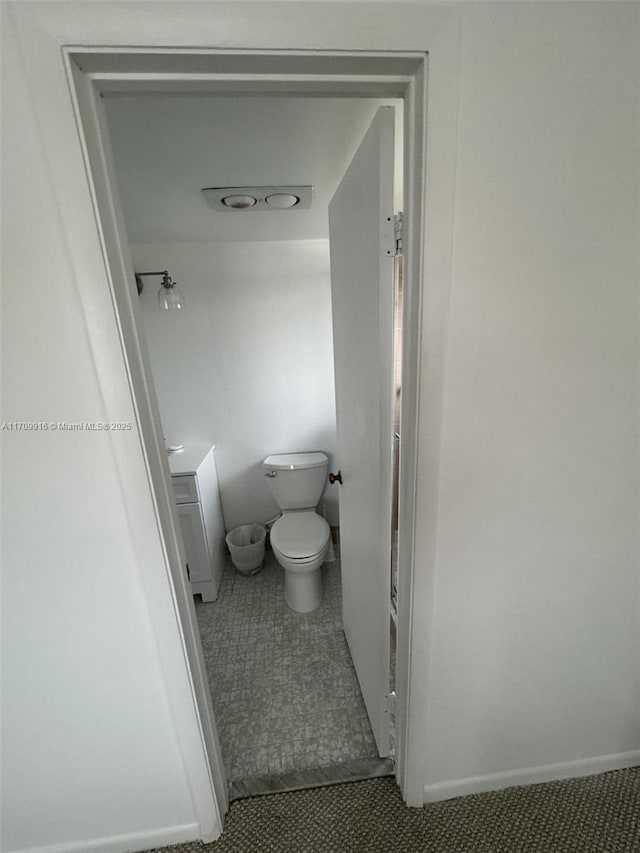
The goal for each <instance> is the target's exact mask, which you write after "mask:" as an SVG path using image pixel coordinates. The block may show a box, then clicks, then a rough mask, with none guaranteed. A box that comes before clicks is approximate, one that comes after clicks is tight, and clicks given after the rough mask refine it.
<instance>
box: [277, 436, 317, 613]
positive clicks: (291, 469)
mask: <svg viewBox="0 0 640 853" xmlns="http://www.w3.org/2000/svg"><path fill="white" fill-rule="evenodd" d="M262 467H263V468H264V474H265V477H266V478H267V482H268V484H269V488H270V489H271V493H272V495H273V497H274V498H275V499H276V502H277V504H278V506H279V507H280V509H281V510H282V515H281V516H280V518H279V519H278V520H277V521H276V523H275V524H274V525H273V527H272V528H271V547H272V549H273V553H274V556H275V558H276V560H277V561H278V563H279V564H280V565H281V566H282V568H283V569H284V599H285V601H286V602H287V604H288V605H289V607H290V608H291V609H292V610H296V611H297V612H298V613H309V612H310V611H311V610H315V609H316V607H317V606H318V605H319V604H320V601H321V600H322V578H321V574H320V567H321V566H322V564H323V563H324V561H325V559H326V556H327V552H328V550H329V536H330V530H329V525H328V524H327V522H326V521H325V520H324V518H322V516H320V515H318V513H317V512H316V507H317V505H318V501H319V500H320V497H321V496H322V493H323V491H324V487H325V484H326V482H327V468H328V467H329V460H328V458H327V457H326V456H325V454H324V453H320V452H312V453H277V454H275V455H273V456H267V458H266V459H265V460H264V462H263V463H262Z"/></svg>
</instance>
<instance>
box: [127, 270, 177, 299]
mask: <svg viewBox="0 0 640 853" xmlns="http://www.w3.org/2000/svg"><path fill="white" fill-rule="evenodd" d="M145 275H161V276H162V286H163V287H167V288H169V287H175V282H174V281H173V279H172V278H171V276H170V275H169V270H160V271H159V272H137V273H135V277H136V287H137V288H138V296H140V294H141V293H142V291H143V290H144V282H143V281H142V277H143V276H145Z"/></svg>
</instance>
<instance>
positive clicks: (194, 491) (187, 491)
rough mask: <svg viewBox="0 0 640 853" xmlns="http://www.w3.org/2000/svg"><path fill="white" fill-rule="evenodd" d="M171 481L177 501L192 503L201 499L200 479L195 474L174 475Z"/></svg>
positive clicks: (179, 502)
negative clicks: (199, 491)
mask: <svg viewBox="0 0 640 853" xmlns="http://www.w3.org/2000/svg"><path fill="white" fill-rule="evenodd" d="M171 483H172V485H173V494H174V496H175V499H176V503H178V504H192V503H196V502H197V501H199V500H200V497H199V495H198V481H197V479H196V477H195V475H191V474H186V475H184V476H178V477H176V476H173V477H172V478H171Z"/></svg>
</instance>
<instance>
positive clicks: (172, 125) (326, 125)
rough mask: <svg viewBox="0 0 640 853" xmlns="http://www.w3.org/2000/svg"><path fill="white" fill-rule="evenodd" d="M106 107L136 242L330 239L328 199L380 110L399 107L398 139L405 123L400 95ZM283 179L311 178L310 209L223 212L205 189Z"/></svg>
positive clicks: (146, 101)
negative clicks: (392, 98)
mask: <svg viewBox="0 0 640 853" xmlns="http://www.w3.org/2000/svg"><path fill="white" fill-rule="evenodd" d="M104 103H105V108H106V113H107V122H108V126H109V131H110V135H111V142H112V148H113V154H114V160H115V165H116V174H117V179H118V185H119V190H120V198H121V202H122V207H123V209H124V216H125V222H126V226H127V232H128V236H129V241H130V242H131V243H132V244H140V243H166V242H169V243H185V242H217V241H245V240H246V241H256V240H305V239H322V238H326V237H327V236H328V232H327V205H328V203H329V201H330V200H331V197H332V195H333V193H334V191H335V188H336V186H337V184H338V182H339V180H340V178H341V177H342V175H343V174H344V171H345V169H346V167H347V165H348V163H349V161H350V160H351V157H352V156H353V153H354V152H355V150H356V148H357V146H358V143H359V142H360V139H361V138H362V136H363V135H364V133H365V131H366V128H367V127H368V125H369V123H370V121H371V119H372V118H373V115H374V113H375V111H376V109H377V107H378V106H380V105H381V104H392V105H395V106H396V107H398V109H397V110H396V113H397V116H398V117H397V122H396V128H397V129H396V135H398V132H401V126H402V125H401V107H402V102H401V101H378V100H372V99H364V98H362V99H356V98H292V97H242V96H240V97H238V96H235V97H220V96H217V97H214V96H210V95H203V94H180V95H177V94H157V93H137V94H135V95H134V94H110V95H106V96H105V99H104ZM396 147H397V148H399V149H401V147H402V146H401V145H396ZM398 168H399V167H398ZM280 184H285V185H287V186H290V185H308V184H312V185H313V186H314V187H315V191H314V201H313V204H312V205H311V209H309V210H273V211H252V210H247V211H229V212H217V211H214V210H213V209H212V208H211V207H210V206H209V204H208V203H207V201H206V200H205V198H204V196H203V194H202V192H201V189H202V188H204V187H216V186H262V185H280ZM399 185H401V182H399Z"/></svg>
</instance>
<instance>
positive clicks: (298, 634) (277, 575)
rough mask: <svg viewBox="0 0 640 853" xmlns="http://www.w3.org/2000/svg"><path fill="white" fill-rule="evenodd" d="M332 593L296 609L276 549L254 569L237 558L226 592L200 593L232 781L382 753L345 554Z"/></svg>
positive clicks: (333, 575) (329, 587)
mask: <svg viewBox="0 0 640 853" xmlns="http://www.w3.org/2000/svg"><path fill="white" fill-rule="evenodd" d="M322 572H323V580H324V596H323V600H322V603H321V605H320V606H319V607H318V609H317V610H315V611H314V612H313V613H308V614H301V613H294V612H293V611H292V610H290V609H289V608H288V607H287V605H286V604H285V601H284V597H283V581H284V578H283V574H284V572H283V570H282V568H281V567H280V566H279V565H278V564H277V563H276V561H275V559H274V557H273V555H272V553H271V552H270V551H267V556H266V558H265V565H264V568H263V570H262V571H261V572H260V573H259V574H257V575H254V576H253V577H244V576H242V575H239V574H238V573H237V572H236V571H235V569H234V568H233V567H232V566H228V567H227V568H226V570H225V574H224V576H223V579H222V584H221V587H220V594H219V597H218V599H217V601H214V602H212V603H210V604H203V603H202V602H201V601H199V599H197V600H196V612H197V615H198V623H199V626H200V633H201V637H202V645H203V648H204V655H205V661H206V665H207V673H208V676H209V683H210V685H211V694H212V697H213V703H214V708H215V713H216V721H217V725H218V733H219V735H220V741H221V744H222V753H223V757H224V761H225V768H226V771H227V775H228V777H229V778H230V780H232V781H237V780H240V779H245V778H247V777H253V776H260V775H266V774H280V773H286V772H288V771H291V770H302V769H306V768H312V767H320V766H325V765H330V764H339V763H343V762H348V761H355V760H359V759H364V758H375V757H377V751H376V746H375V742H374V739H373V734H372V732H371V727H370V725H369V719H368V717H367V714H366V711H365V708H364V703H363V701H362V696H361V693H360V688H359V686H358V682H357V678H356V674H355V671H354V669H353V664H352V663H351V656H350V654H349V650H348V648H347V643H346V640H345V638H344V634H343V631H342V621H341V591H340V563H339V561H338V560H336V562H333V563H326V564H325V565H324V566H323V568H322Z"/></svg>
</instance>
